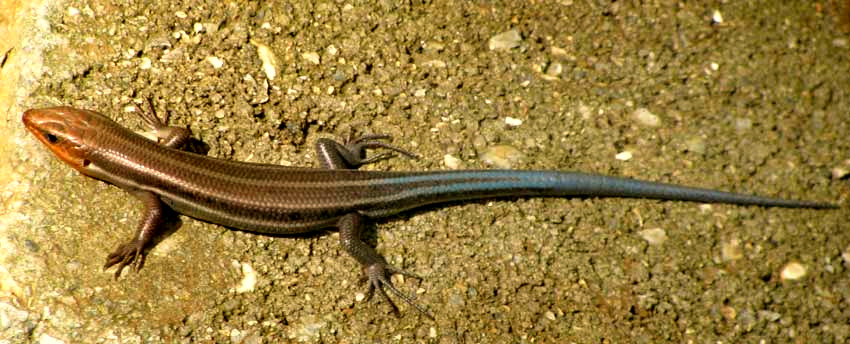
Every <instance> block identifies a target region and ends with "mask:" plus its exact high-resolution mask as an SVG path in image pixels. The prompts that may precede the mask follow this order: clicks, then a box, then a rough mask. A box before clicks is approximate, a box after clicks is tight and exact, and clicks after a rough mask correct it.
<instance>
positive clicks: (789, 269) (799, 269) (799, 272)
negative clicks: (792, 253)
mask: <svg viewBox="0 0 850 344" xmlns="http://www.w3.org/2000/svg"><path fill="white" fill-rule="evenodd" d="M805 275H806V267H805V266H804V265H803V264H800V263H797V262H790V263H788V264H786V265H785V267H783V268H782V273H781V274H780V277H781V278H782V280H783V281H789V280H790V281H795V280H798V279H800V278H803V276H805Z"/></svg>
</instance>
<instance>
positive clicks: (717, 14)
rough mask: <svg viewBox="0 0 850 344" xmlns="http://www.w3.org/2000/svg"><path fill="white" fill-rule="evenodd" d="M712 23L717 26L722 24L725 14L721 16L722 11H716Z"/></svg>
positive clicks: (712, 16)
mask: <svg viewBox="0 0 850 344" xmlns="http://www.w3.org/2000/svg"><path fill="white" fill-rule="evenodd" d="M711 21H713V22H714V23H715V24H722V23H723V14H720V11H718V10H714V12H713V13H711Z"/></svg>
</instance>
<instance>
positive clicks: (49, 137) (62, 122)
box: [21, 106, 103, 172]
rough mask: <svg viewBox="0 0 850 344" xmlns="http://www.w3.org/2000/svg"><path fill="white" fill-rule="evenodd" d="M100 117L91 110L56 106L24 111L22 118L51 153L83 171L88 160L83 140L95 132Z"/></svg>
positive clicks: (28, 128) (25, 124)
mask: <svg viewBox="0 0 850 344" xmlns="http://www.w3.org/2000/svg"><path fill="white" fill-rule="evenodd" d="M101 117H103V115H100V114H98V113H95V112H92V111H88V110H80V109H75V108H72V107H66V106H59V107H52V108H44V109H30V110H27V111H24V114H23V116H21V120H22V121H23V122H24V126H26V128H27V130H29V131H30V132H31V133H32V134H33V135H35V137H36V138H37V139H38V140H39V141H41V142H42V143H44V145H45V146H47V148H49V149H50V150H51V151H52V152H53V154H55V155H56V156H57V157H59V158H60V159H62V161H65V162H66V163H67V164H68V165H71V167H73V168H75V169H77V170H79V171H81V172H84V168H85V167H86V166H87V165H88V164H89V163H90V161H89V160H88V159H87V155H88V153H87V151H88V149H87V147H88V145H87V144H86V141H87V140H88V139H90V137H91V135H93V134H94V133H95V130H94V127H96V126H97V125H96V124H97V122H100V120H101Z"/></svg>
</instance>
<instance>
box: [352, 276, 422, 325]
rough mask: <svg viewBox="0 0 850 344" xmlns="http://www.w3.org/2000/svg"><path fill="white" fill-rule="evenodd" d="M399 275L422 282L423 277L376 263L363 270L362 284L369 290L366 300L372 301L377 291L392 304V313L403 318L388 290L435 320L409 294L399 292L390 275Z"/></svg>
mask: <svg viewBox="0 0 850 344" xmlns="http://www.w3.org/2000/svg"><path fill="white" fill-rule="evenodd" d="M392 274H399V275H402V276H407V277H412V278H416V279H419V280H421V279H422V277H419V276H417V275H416V274H413V273H410V272H407V271H404V270H401V269H397V268H394V267H392V266H389V265H387V264H386V263H375V264H372V265H369V266H368V267H365V268H364V269H363V277H361V278H360V282H361V283H364V282H365V283H367V285H368V289H367V290H366V300H371V299H372V296H374V295H375V290H377V291H378V293H380V294H381V297H383V298H384V300H386V301H387V303H389V304H390V307H392V312H393V314H394V315H395V316H401V313H400V312H399V310H398V307H397V306H396V305H395V303H393V301H392V300H391V299H390V297H389V296H388V295H387V292H386V291H387V290H389V291H390V292H391V293H392V294H393V295H395V296H396V297H398V298H399V299H401V300H402V301H404V302H405V303H407V304H408V305H410V306H411V307H413V308H416V310H417V311H419V312H420V313H422V314H423V315H425V316H427V317H428V318H431V320H434V315H433V314H432V313H431V312H429V311H428V310H427V309H425V307H423V306H422V305H420V304H419V303H417V302H416V300H415V298H414V297H411V296H408V295H407V294H404V293H402V292H401V291H400V290H398V289H397V288H396V287H395V286H394V285H393V282H392V281H390V275H392Z"/></svg>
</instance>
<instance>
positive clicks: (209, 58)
mask: <svg viewBox="0 0 850 344" xmlns="http://www.w3.org/2000/svg"><path fill="white" fill-rule="evenodd" d="M204 61H207V62H209V64H210V65H212V67H213V68H215V69H219V68H221V66H224V61H222V60H221V59H220V58H218V57H215V56H207V58H205V59H204Z"/></svg>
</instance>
